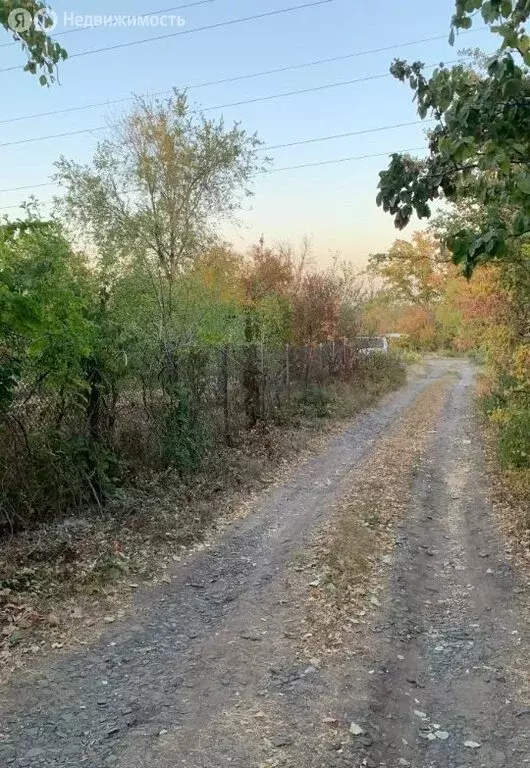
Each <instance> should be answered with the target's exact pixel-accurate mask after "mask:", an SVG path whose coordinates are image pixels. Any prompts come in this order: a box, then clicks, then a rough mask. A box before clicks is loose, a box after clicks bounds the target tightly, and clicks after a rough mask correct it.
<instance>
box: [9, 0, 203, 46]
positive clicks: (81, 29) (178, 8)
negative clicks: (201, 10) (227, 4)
mask: <svg viewBox="0 0 530 768" xmlns="http://www.w3.org/2000/svg"><path fill="white" fill-rule="evenodd" d="M215 2H217V0H196V2H194V3H185V4H184V5H176V6H175V7H174V8H162V9H161V10H159V11H151V12H150V13H140V14H138V17H137V18H139V19H143V18H145V17H146V16H160V14H162V13H171V12H172V11H182V10H184V8H195V6H197V5H208V4H209V3H215ZM109 15H110V14H109ZM88 29H94V27H74V29H65V30H63V31H62V32H53V33H52V37H53V39H54V40H55V38H56V37H64V35H71V34H73V33H74V32H86V31H87V30H88ZM18 44H19V41H13V42H12V43H2V44H1V45H0V48H8V47H9V46H11V45H18Z"/></svg>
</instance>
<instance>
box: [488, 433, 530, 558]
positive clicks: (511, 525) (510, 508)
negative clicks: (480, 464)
mask: <svg viewBox="0 0 530 768" xmlns="http://www.w3.org/2000/svg"><path fill="white" fill-rule="evenodd" d="M483 425H484V430H483V431H484V446H485V456H486V464H487V468H488V476H489V479H490V489H491V500H492V503H493V507H494V509H495V513H496V519H497V522H498V524H499V526H500V528H501V530H502V533H503V534H504V536H505V538H506V540H507V542H508V545H509V548H510V551H509V552H508V554H509V555H511V556H512V557H513V558H515V560H516V561H517V562H518V564H519V566H520V567H522V568H524V569H525V570H526V571H527V572H528V570H530V470H529V469H514V470H503V469H502V468H501V467H500V464H499V459H498V450H497V439H498V434H497V429H496V428H495V426H493V425H491V424H489V423H486V422H485V421H484V420H483Z"/></svg>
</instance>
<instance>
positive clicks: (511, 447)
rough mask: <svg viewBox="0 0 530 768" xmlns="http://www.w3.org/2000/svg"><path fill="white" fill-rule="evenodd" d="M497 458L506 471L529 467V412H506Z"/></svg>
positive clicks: (526, 410) (525, 410)
mask: <svg viewBox="0 0 530 768" xmlns="http://www.w3.org/2000/svg"><path fill="white" fill-rule="evenodd" d="M499 457H500V461H501V464H502V465H503V467H504V468H506V469H526V468H529V467H530V410H528V409H524V410H517V411H508V412H506V414H505V419H504V424H503V426H502V428H501V434H500V439H499Z"/></svg>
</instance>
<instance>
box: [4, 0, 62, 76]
mask: <svg viewBox="0 0 530 768" xmlns="http://www.w3.org/2000/svg"><path fill="white" fill-rule="evenodd" d="M17 13H18V17H17V16H16V14H17ZM21 13H22V14H24V17H25V18H24V17H20V14H21ZM13 14H15V16H14V15H13ZM35 19H36V21H35ZM29 20H31V23H29ZM0 24H1V25H2V26H3V27H4V29H5V30H6V31H7V32H9V34H11V35H12V36H13V39H14V40H15V41H16V42H18V43H20V45H21V46H22V50H23V51H24V53H25V54H26V56H27V63H26V65H25V66H24V70H25V71H26V72H29V73H30V74H32V75H38V77H39V82H40V84H41V85H50V83H53V82H55V79H56V72H57V64H59V62H60V61H63V60H64V59H66V58H67V57H68V53H67V52H66V51H65V49H64V48H63V47H62V46H61V45H59V43H57V42H55V41H54V40H53V39H52V38H51V37H50V35H49V32H50V31H51V28H52V27H53V25H54V18H53V15H52V11H51V9H50V7H49V6H48V5H47V4H46V3H45V2H43V0H23V1H21V0H0Z"/></svg>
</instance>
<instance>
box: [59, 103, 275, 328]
mask: <svg viewBox="0 0 530 768" xmlns="http://www.w3.org/2000/svg"><path fill="white" fill-rule="evenodd" d="M259 145H260V142H259V141H258V139H257V138H256V136H254V135H248V134H247V133H246V132H245V131H244V130H242V129H241V128H240V126H239V125H237V124H236V125H234V126H233V127H232V128H230V129H227V128H226V127H225V125H224V122H223V120H222V119H220V120H217V121H214V120H207V119H206V118H204V117H203V116H202V115H200V114H199V113H198V112H196V111H194V110H192V109H191V108H190V107H189V105H188V102H187V99H186V97H185V96H184V95H183V94H179V93H178V92H175V94H174V96H173V97H172V98H170V99H168V100H165V101H149V100H146V99H141V98H139V99H137V100H136V103H135V105H134V108H133V110H132V112H131V113H130V114H129V115H127V116H126V117H125V118H124V119H123V120H122V122H121V123H120V124H119V126H118V127H117V128H115V129H114V136H113V137H112V138H110V139H109V140H106V141H104V142H102V143H100V144H99V145H98V147H97V149H96V152H95V155H94V160H93V163H92V165H91V166H85V167H82V166H80V165H79V164H77V163H75V162H73V161H70V160H67V159H65V158H64V157H63V158H61V159H60V160H59V161H58V163H57V175H56V178H57V180H58V181H59V182H60V183H61V184H63V185H64V186H65V187H66V196H65V199H64V201H63V202H62V204H61V206H62V212H63V214H64V216H65V219H66V220H67V221H68V222H69V224H70V228H71V229H72V228H73V229H75V231H76V232H77V233H82V235H83V236H84V237H85V238H88V240H89V241H90V242H91V243H92V245H93V246H94V247H95V249H96V251H97V253H98V256H99V262H100V265H101V266H102V269H103V270H104V272H105V274H106V279H107V280H109V281H112V280H114V279H115V278H116V277H117V276H118V275H120V273H121V272H123V271H124V270H125V269H128V268H130V267H131V265H132V264H134V265H135V270H136V273H137V274H139V275H143V280H144V281H145V283H146V285H149V286H150V287H151V291H152V293H153V295H154V296H156V302H157V305H158V315H159V329H158V332H159V333H158V335H159V338H160V339H163V340H165V341H167V339H168V336H169V335H171V334H170V333H169V325H170V324H171V321H172V315H173V310H174V308H175V307H174V298H175V297H174V292H175V284H176V281H177V279H178V278H180V277H181V276H182V275H183V274H185V273H186V271H188V270H189V269H190V268H191V267H192V266H193V264H194V263H195V262H196V261H197V259H198V258H199V257H200V255H201V254H203V253H204V252H205V251H208V250H209V249H210V248H212V246H214V245H215V244H216V243H217V242H218V234H217V232H218V227H219V223H220V222H221V221H222V220H223V219H226V218H229V217H232V216H233V215H234V214H235V212H236V211H237V209H238V207H239V205H240V203H241V200H242V198H243V197H245V196H247V195H249V194H250V192H249V190H248V184H249V182H250V180H251V178H252V176H253V174H254V172H255V171H256V170H257V169H258V168H259V167H260V166H261V164H260V161H259V160H258V159H257V151H258V148H259Z"/></svg>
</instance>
